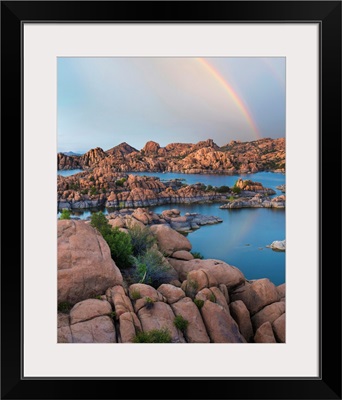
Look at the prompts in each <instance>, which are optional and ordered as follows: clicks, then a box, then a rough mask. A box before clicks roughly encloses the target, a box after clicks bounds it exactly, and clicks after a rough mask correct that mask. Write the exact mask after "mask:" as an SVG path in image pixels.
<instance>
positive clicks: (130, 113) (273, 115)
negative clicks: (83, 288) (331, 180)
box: [57, 57, 285, 153]
mask: <svg viewBox="0 0 342 400" xmlns="http://www.w3.org/2000/svg"><path fill="white" fill-rule="evenodd" d="M57 74H58V77H57V78H58V79H57V85H58V87H57V107H58V108H57V120H58V122H57V131H58V140H57V142H58V151H61V152H66V151H74V152H79V153H83V152H86V151H88V150H90V149H91V148H94V147H101V148H102V149H103V150H108V149H110V148H111V147H114V146H116V145H118V144H120V143H122V142H127V143H128V144H130V145H131V146H133V147H135V148H136V149H138V150H140V149H142V148H143V147H144V145H145V143H146V142H147V141H149V140H153V141H155V142H158V143H159V144H160V145H161V146H166V145H167V144H168V143H174V142H180V143H197V142H199V141H200V140H206V139H209V138H210V139H213V140H214V141H215V142H216V143H217V144H218V145H219V146H222V145H224V144H227V143H229V142H230V141H231V140H240V141H250V140H257V139H260V138H264V137H271V138H278V137H285V58H283V57H278V58H275V57H274V58H273V57H272V58H259V57H255V58H252V57H251V58H250V57H244V58H241V57H235V58H233V57H211V58H185V57H179V58H177V57H170V58H168V57H165V58H160V57H149V58H148V57H113V58H101V57H100V58H95V57H94V58H87V57H84V58H75V57H59V58H58V69H57Z"/></svg>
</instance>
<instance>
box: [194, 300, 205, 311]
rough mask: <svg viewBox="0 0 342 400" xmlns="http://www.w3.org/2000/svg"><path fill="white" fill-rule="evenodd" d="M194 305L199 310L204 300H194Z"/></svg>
mask: <svg viewBox="0 0 342 400" xmlns="http://www.w3.org/2000/svg"><path fill="white" fill-rule="evenodd" d="M194 303H195V304H196V306H197V308H198V309H199V310H200V309H201V308H202V307H203V305H204V300H200V299H195V300H194Z"/></svg>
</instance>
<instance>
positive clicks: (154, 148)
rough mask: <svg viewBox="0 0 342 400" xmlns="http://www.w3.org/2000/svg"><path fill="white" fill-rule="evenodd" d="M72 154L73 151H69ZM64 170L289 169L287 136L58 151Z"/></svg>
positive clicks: (232, 171) (229, 171)
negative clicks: (286, 147)
mask: <svg viewBox="0 0 342 400" xmlns="http://www.w3.org/2000/svg"><path fill="white" fill-rule="evenodd" d="M68 153H70V152H68ZM57 166H58V169H59V170H63V169H75V168H82V169H89V168H95V167H96V168H97V167H100V168H104V169H105V170H107V171H109V170H111V171H112V172H113V173H114V172H133V171H137V172H145V171H146V172H183V173H188V174H200V173H211V174H241V173H255V172H259V171H276V172H285V138H278V139H271V138H264V139H258V140H254V141H250V142H241V141H239V140H232V141H230V142H229V143H227V144H226V145H224V146H218V145H217V144H216V143H215V142H214V141H213V140H212V139H207V140H203V141H200V142H198V143H195V144H192V143H170V144H168V145H166V146H165V147H161V146H160V144H159V143H157V142H155V141H152V140H150V141H148V142H146V144H145V146H144V147H143V148H142V149H141V150H137V149H136V148H134V147H133V146H131V145H129V144H128V143H126V142H123V143H120V144H119V145H117V146H114V147H112V148H110V149H109V150H106V151H104V150H103V149H102V148H100V147H96V148H94V149H91V150H89V151H87V152H86V153H85V154H83V155H81V156H79V155H78V156H75V155H65V153H64V154H63V153H58V155H57Z"/></svg>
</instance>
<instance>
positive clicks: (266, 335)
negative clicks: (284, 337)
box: [254, 321, 276, 343]
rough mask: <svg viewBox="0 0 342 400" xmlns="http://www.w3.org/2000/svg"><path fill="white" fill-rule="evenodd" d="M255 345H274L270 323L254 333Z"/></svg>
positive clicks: (266, 323)
mask: <svg viewBox="0 0 342 400" xmlns="http://www.w3.org/2000/svg"><path fill="white" fill-rule="evenodd" d="M254 342H255V343H276V340H275V337H274V333H273V329H272V325H271V323H270V322H268V321H267V322H265V323H264V324H262V325H261V326H260V328H259V329H258V330H257V331H256V333H255V336H254Z"/></svg>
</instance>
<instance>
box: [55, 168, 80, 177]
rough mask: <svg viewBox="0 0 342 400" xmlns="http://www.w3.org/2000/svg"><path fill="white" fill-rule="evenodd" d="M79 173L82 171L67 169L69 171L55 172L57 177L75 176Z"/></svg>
mask: <svg viewBox="0 0 342 400" xmlns="http://www.w3.org/2000/svg"><path fill="white" fill-rule="evenodd" d="M79 172H83V169H69V170H65V171H61V170H59V171H57V175H61V176H71V175H75V174H78V173H79Z"/></svg>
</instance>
